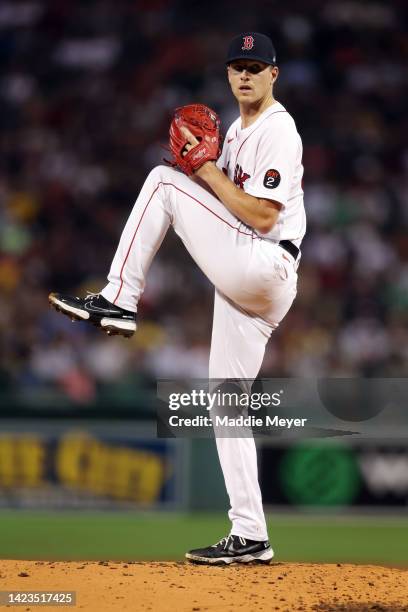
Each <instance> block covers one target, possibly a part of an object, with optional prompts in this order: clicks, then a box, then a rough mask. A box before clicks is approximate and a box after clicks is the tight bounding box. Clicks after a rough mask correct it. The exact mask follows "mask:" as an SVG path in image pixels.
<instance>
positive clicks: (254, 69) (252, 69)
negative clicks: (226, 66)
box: [230, 64, 267, 74]
mask: <svg viewBox="0 0 408 612" xmlns="http://www.w3.org/2000/svg"><path fill="white" fill-rule="evenodd" d="M230 67H231V68H232V69H233V70H234V71H235V72H243V71H244V70H246V71H247V72H249V73H250V74H259V73H260V72H263V70H265V69H266V68H267V66H260V65H259V64H251V65H250V66H245V64H230Z"/></svg>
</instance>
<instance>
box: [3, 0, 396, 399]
mask: <svg viewBox="0 0 408 612" xmlns="http://www.w3.org/2000/svg"><path fill="white" fill-rule="evenodd" d="M203 7H204V5H203V3H199V2H197V1H195V0H192V1H190V2H188V3H187V2H181V1H180V0H179V1H171V0H116V1H114V0H94V1H91V0H88V1H87V2H81V1H80V0H58V1H53V0H23V1H20V0H3V1H2V2H1V4H0V160H1V161H0V304H1V308H0V393H1V391H4V390H8V391H10V392H14V391H16V390H18V393H21V392H24V393H29V394H30V393H35V392H36V391H41V390H44V389H46V388H58V389H59V390H61V392H62V393H64V394H66V395H67V397H69V398H71V399H72V400H76V401H80V402H84V401H88V400H91V399H92V398H93V397H94V396H95V393H97V390H98V385H99V384H100V383H102V382H104V383H112V384H119V383H120V382H121V381H124V380H131V379H135V377H137V380H138V381H139V383H140V384H141V385H143V384H144V381H148V380H154V379H155V378H156V377H159V376H180V375H182V376H193V377H194V376H196V377H200V376H202V377H205V376H206V374H207V362H208V353H209V341H210V333H211V319H212V302H213V289H212V287H211V286H210V285H209V283H208V281H207V280H206V279H205V277H204V276H203V275H202V274H201V272H200V271H199V270H198V269H197V267H196V265H195V264H194V263H193V261H192V260H191V258H190V256H189V255H188V253H187V252H186V251H185V250H184V248H183V247H182V245H181V244H180V243H179V241H178V239H177V237H176V236H175V235H174V234H173V232H171V231H170V232H169V234H168V236H167V237H166V240H165V242H164V244H163V246H162V248H161V250H160V252H159V254H158V255H157V257H156V259H155V261H154V264H153V266H152V268H151V270H150V274H149V277H148V283H147V287H146V291H145V293H144V296H143V300H142V303H141V305H140V308H139V313H140V314H139V317H138V325H139V328H138V331H137V333H136V334H135V336H134V338H132V339H131V340H129V341H128V340H124V339H117V338H116V339H112V338H107V337H105V336H104V335H103V334H100V333H98V332H97V330H94V329H93V328H89V327H87V326H86V325H84V324H78V323H76V324H75V325H72V324H71V322H70V321H69V320H68V319H67V318H66V317H62V316H60V315H58V314H57V313H55V312H53V311H51V309H49V307H48V303H47V294H48V292H49V291H50V290H57V291H58V290H61V291H66V292H72V293H73V294H76V295H79V294H81V293H83V292H84V291H86V290H89V291H98V290H99V289H101V287H103V286H104V284H105V277H106V274H107V272H108V270H109V265H110V261H111V258H112V256H113V254H114V252H115V248H116V244H117V241H118V238H119V236H120V233H121V229H122V227H123V224H124V222H125V220H126V218H127V215H128V214H129V212H130V209H131V206H132V204H133V202H134V200H135V199H136V196H137V193H138V190H139V189H140V187H141V185H142V183H143V180H144V177H145V176H146V174H147V173H148V172H149V171H150V169H151V168H152V167H153V166H155V165H156V164H158V163H161V160H162V158H163V156H164V157H165V156H166V152H165V151H164V150H163V148H162V146H163V145H165V144H166V140H167V131H168V125H169V122H170V119H171V114H172V111H173V109H174V108H175V107H176V106H178V105H181V104H185V103H189V102H194V101H198V102H202V103H205V104H207V105H209V106H212V107H213V108H214V109H215V110H216V111H217V112H219V114H220V116H221V119H222V124H223V128H224V132H225V131H226V129H227V127H228V125H229V124H230V122H231V121H232V120H233V119H235V117H236V115H237V110H236V104H235V101H234V99H233V98H232V95H231V93H230V91H229V87H228V84H227V81H226V78H225V65H224V57H225V53H226V47H227V45H228V42H229V40H230V39H231V38H232V37H233V36H235V35H236V34H237V33H239V32H243V31H247V30H255V31H261V32H264V33H266V34H269V35H270V36H271V37H272V39H273V40H274V43H275V46H276V47H277V50H278V64H279V67H280V77H279V79H278V83H277V87H276V91H275V95H276V97H277V98H278V100H279V101H280V102H282V103H283V104H284V105H285V106H286V108H287V109H288V110H289V112H290V113H291V114H292V115H293V116H294V118H295V120H296V123H297V127H298V130H299V132H300V134H301V136H302V138H303V144H304V166H305V178H304V188H305V205H306V211H307V216H308V231H307V235H306V238H305V240H304V243H303V245H302V260H301V264H300V268H299V277H300V280H299V290H298V296H297V299H296V301H295V303H294V306H293V307H292V309H291V311H290V313H289V314H288V316H287V317H286V319H285V320H284V322H283V323H282V325H281V327H280V329H278V330H277V331H276V332H275V333H274V334H273V336H272V339H271V341H270V343H269V345H268V349H267V353H266V357H265V362H264V365H263V369H262V374H263V375H264V376H274V375H277V376H361V375H364V376H405V375H406V372H407V369H406V360H407V357H408V326H407V322H408V321H407V312H408V308H407V306H408V265H407V262H408V236H407V224H408V180H407V171H408V145H407V142H408V140H407V132H408V129H407V128H408V123H407V122H408V119H407V113H406V100H407V99H408V86H407V85H408V73H407V69H406V68H407V65H408V37H407V32H406V29H405V28H406V25H407V16H408V13H407V9H406V4H405V2H403V1H402V0H394V1H391V2H387V1H378V2H376V1H373V2H370V3H363V2H359V1H357V0H332V1H330V2H329V1H322V0H308V1H307V2H306V1H304V2H290V1H289V2H285V3H280V2H279V3H278V2H271V1H270V0H256V1H255V0H254V2H251V3H250V4H249V5H248V3H247V2H241V1H240V0H237V1H236V2H234V3H233V5H232V4H231V3H229V2H228V1H227V0H218V2H213V1H210V2H207V3H205V10H204V8H203ZM209 248H211V245H209ZM139 383H138V384H139ZM0 403H1V397H0Z"/></svg>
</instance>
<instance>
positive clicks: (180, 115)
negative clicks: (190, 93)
mask: <svg viewBox="0 0 408 612" xmlns="http://www.w3.org/2000/svg"><path fill="white" fill-rule="evenodd" d="M183 127H184V128H187V129H188V130H189V131H190V132H191V133H192V134H193V136H195V137H196V139H197V140H198V141H199V142H198V144H197V145H195V146H193V147H192V148H190V150H189V151H188V147H187V145H188V144H190V143H189V140H188V138H187V137H186V136H185V135H184V134H183V131H182V129H181V128H183ZM169 134H170V141H169V147H170V150H171V152H172V154H173V161H172V162H171V164H172V166H178V167H179V168H180V170H182V171H183V172H184V173H185V174H187V175H188V176H191V175H192V174H193V173H194V172H195V171H196V170H198V168H200V167H201V166H202V165H203V164H205V162H207V161H213V160H217V159H218V157H219V156H220V153H221V148H220V120H219V117H218V115H217V113H215V112H214V111H213V110H211V108H208V106H204V104H188V105H187V106H181V107H180V108H176V110H175V113H174V117H173V121H172V122H171V125H170V131H169Z"/></svg>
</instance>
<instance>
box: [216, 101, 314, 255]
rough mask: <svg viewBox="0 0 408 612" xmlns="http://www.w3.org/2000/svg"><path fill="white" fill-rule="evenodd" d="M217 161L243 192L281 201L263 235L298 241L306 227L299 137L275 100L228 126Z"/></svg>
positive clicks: (287, 114)
mask: <svg viewBox="0 0 408 612" xmlns="http://www.w3.org/2000/svg"><path fill="white" fill-rule="evenodd" d="M217 166H218V167H219V168H220V169H221V170H223V172H225V174H227V176H228V177H229V178H230V179H231V180H232V181H233V182H234V183H235V185H237V187H240V188H241V189H243V190H244V191H245V192H246V193H248V194H250V195H252V196H255V197H257V198H264V199H268V200H275V201H276V202H279V203H280V204H282V210H281V211H280V213H279V217H278V221H277V222H276V224H275V225H274V227H273V228H272V230H271V231H270V232H269V233H268V234H259V235H260V236H261V237H262V238H266V239H269V240H272V241H273V242H279V241H280V240H290V241H292V242H293V243H294V244H295V245H296V246H297V247H299V246H300V243H301V241H302V238H303V236H304V235H305V231H306V215H305V209H304V205H303V189H302V177H303V166H302V141H301V139H300V136H299V134H298V132H297V130H296V125H295V122H294V120H293V118H292V117H291V115H290V114H289V113H288V112H287V110H286V109H285V107H284V106H282V104H280V102H275V103H274V104H273V105H272V106H270V107H269V108H267V109H266V110H265V111H264V112H263V113H262V115H260V116H259V117H258V119H257V120H256V121H255V122H254V123H253V124H252V125H250V126H249V127H247V128H244V129H242V128H241V118H240V117H238V119H237V120H236V121H234V123H233V124H232V125H231V127H230V128H229V130H228V132H227V134H226V137H225V140H224V145H223V149H222V153H221V156H220V157H219V159H218V161H217Z"/></svg>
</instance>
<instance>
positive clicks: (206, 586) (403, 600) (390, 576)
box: [0, 561, 408, 612]
mask: <svg viewBox="0 0 408 612" xmlns="http://www.w3.org/2000/svg"><path fill="white" fill-rule="evenodd" d="M16 590H19V591H76V606H75V608H73V607H71V606H70V607H67V609H68V610H73V609H83V610H92V611H93V610H95V612H101V611H105V610H106V611H109V612H111V611H112V610H120V611H125V610H129V611H135V610H152V612H161V611H169V612H180V611H185V610H188V611H193V610H197V611H198V610H200V611H204V610H222V611H223V612H224V611H230V612H233V611H234V612H236V610H248V611H251V612H252V611H253V610H264V611H265V612H269V611H270V610H287V611H288V612H292V611H296V612H297V611H300V610H318V611H319V610H320V611H334V612H336V611H340V610H345V611H348V612H349V611H355V612H357V611H358V612H362V611H363V610H371V611H372V610H376V611H377V612H378V611H383V610H387V611H389V612H401V611H403V610H406V611H408V571H406V570H401V569H392V568H388V567H378V566H363V565H343V564H338V565H317V564H309V563H275V564H272V565H269V566H243V565H233V566H230V567H206V566H198V565H189V564H186V563H147V562H146V563H137V562H121V563H119V562H110V561H109V562H108V561H100V562H99V563H98V562H95V561H92V562H82V563H81V562H63V561H59V562H48V561H0V591H16ZM64 607H65V606H64ZM61 608H62V606H59V607H56V606H47V608H46V610H49V611H50V612H51V611H52V610H61ZM20 609H24V610H27V611H28V610H31V611H33V612H35V610H38V609H39V608H38V606H33V605H30V604H27V605H25V606H24V607H23V608H21V607H20Z"/></svg>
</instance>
